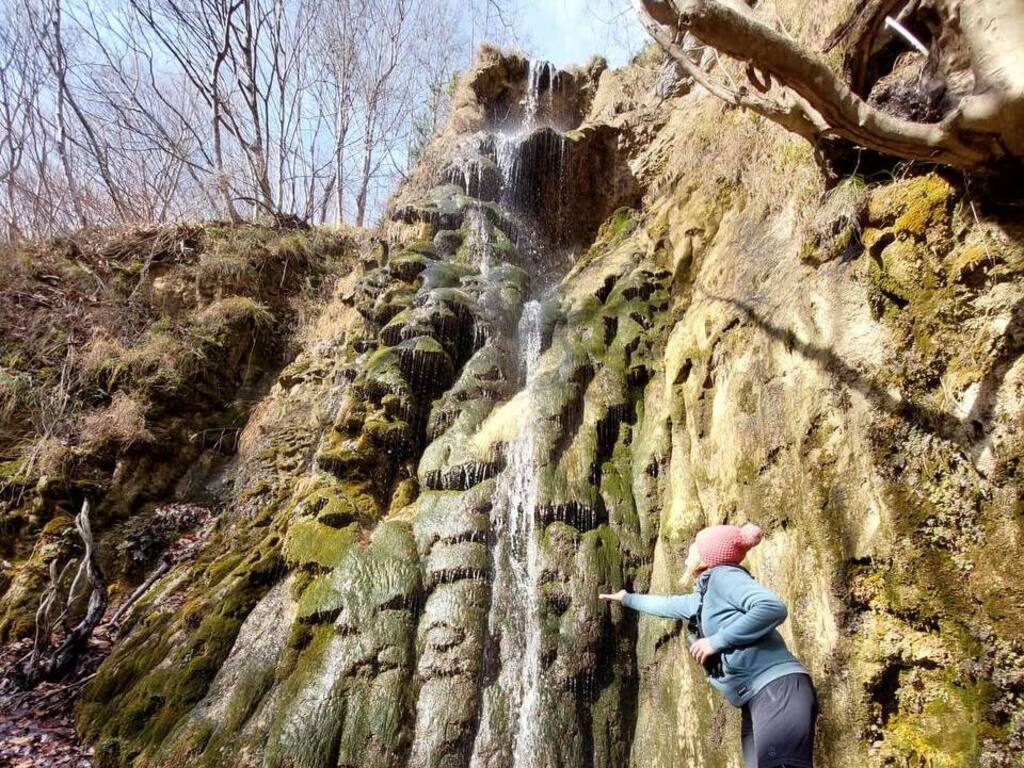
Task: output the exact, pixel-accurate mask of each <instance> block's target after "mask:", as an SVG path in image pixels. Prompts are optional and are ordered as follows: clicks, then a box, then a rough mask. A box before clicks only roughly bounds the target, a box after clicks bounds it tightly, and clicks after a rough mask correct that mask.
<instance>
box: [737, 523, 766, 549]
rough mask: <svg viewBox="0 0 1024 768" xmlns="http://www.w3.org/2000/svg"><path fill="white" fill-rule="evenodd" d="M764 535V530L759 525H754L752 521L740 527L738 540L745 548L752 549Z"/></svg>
mask: <svg viewBox="0 0 1024 768" xmlns="http://www.w3.org/2000/svg"><path fill="white" fill-rule="evenodd" d="M763 537H764V532H763V531H762V530H761V528H760V526H757V525H754V524H753V523H747V524H746V525H744V526H742V527H741V528H740V541H741V542H742V544H743V546H744V547H745V548H746V549H753V548H754V547H756V546H757V545H758V544H760V543H761V539H762V538H763Z"/></svg>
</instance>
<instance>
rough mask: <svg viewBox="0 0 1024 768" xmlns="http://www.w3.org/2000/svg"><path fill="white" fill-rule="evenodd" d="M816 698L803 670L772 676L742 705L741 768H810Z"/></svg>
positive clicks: (812, 758)
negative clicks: (770, 679)
mask: <svg viewBox="0 0 1024 768" xmlns="http://www.w3.org/2000/svg"><path fill="white" fill-rule="evenodd" d="M817 718H818V698H817V695H816V694H815V692H814V684H813V683H812V682H811V678H810V677H809V676H807V675H804V674H793V675H785V676H783V677H780V678H778V679H777V680H772V681H771V682H770V683H768V685H766V686H765V687H764V688H762V689H761V690H760V691H758V692H757V693H756V694H755V695H754V698H752V699H751V700H750V701H748V702H747V703H746V704H745V705H744V706H743V725H742V728H741V730H740V734H741V736H742V739H743V765H744V768H813V766H814V722H815V720H816V719H817Z"/></svg>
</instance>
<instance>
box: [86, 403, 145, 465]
mask: <svg viewBox="0 0 1024 768" xmlns="http://www.w3.org/2000/svg"><path fill="white" fill-rule="evenodd" d="M78 434H79V439H80V441H81V444H82V447H84V448H85V449H86V450H89V451H105V450H111V449H115V450H116V449H125V448H131V447H133V446H136V445H139V444H143V443H150V442H152V441H153V435H152V434H151V433H150V431H149V430H148V429H147V427H146V407H145V405H144V404H142V403H141V402H139V401H138V400H136V399H135V398H133V397H132V396H131V395H128V394H126V393H124V392H117V393H115V394H114V397H113V399H112V400H111V401H110V404H109V405H107V406H106V407H105V408H97V409H95V410H93V411H90V412H88V413H86V414H84V415H83V416H82V418H81V420H80V426H79V429H78Z"/></svg>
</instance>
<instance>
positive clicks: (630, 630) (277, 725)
mask: <svg viewBox="0 0 1024 768" xmlns="http://www.w3.org/2000/svg"><path fill="white" fill-rule="evenodd" d="M797 5H798V4H796V3H782V4H780V12H781V13H783V15H784V17H785V18H786V19H787V24H788V29H789V31H790V32H791V33H792V34H794V35H798V36H801V37H802V38H805V39H806V40H808V41H810V42H811V43H813V42H814V41H815V40H817V39H818V37H819V36H820V35H822V34H823V32H824V31H826V30H822V29H819V28H818V27H817V26H816V25H817V24H819V23H821V22H820V20H819V19H818V18H817V17H816V18H807V14H804V13H801V12H799V9H798V8H797ZM800 7H802V6H800ZM829 7H831V4H829ZM545 105H546V106H545ZM499 114H509V115H511V116H510V117H509V118H508V119H507V120H504V119H503V120H498V119H497V118H496V117H495V115H499ZM588 137H589V138H588ZM552 147H554V148H555V149H552ZM556 150H557V152H556ZM548 153H553V154H559V155H560V156H563V157H564V158H566V159H565V160H564V161H563V160H559V161H558V162H554V161H550V162H549V160H540V159H538V158H545V157H548ZM562 153H564V154H562ZM552 156H553V155H552ZM897 176H898V178H892V177H889V178H886V179H883V180H878V179H868V180H865V179H860V178H857V177H852V178H849V179H844V180H841V181H839V182H838V183H835V184H833V185H832V186H831V187H830V188H829V189H825V188H824V185H823V181H822V179H821V177H820V175H819V172H818V169H817V168H816V167H815V165H814V163H813V160H812V158H811V157H810V152H809V150H808V149H806V148H805V147H804V145H803V144H802V143H800V141H799V140H798V139H794V138H793V137H790V136H788V135H786V134H785V133H783V132H781V131H780V130H778V129H777V128H775V127H773V126H771V125H768V124H765V123H763V122H761V121H760V120H759V119H757V118H755V117H753V116H749V115H742V114H738V113H736V112H734V111H724V110H723V108H722V107H721V106H720V105H719V104H718V103H717V102H715V101H714V100H713V99H711V98H710V97H709V96H707V95H706V94H703V93H701V92H700V91H699V90H691V89H690V88H689V84H688V83H686V82H680V81H678V80H677V79H676V76H675V73H674V71H673V70H671V69H667V68H666V67H665V66H664V65H663V63H662V62H661V60H660V58H659V57H658V55H657V54H656V53H655V52H647V53H645V54H643V55H641V56H639V57H638V58H637V59H636V60H635V61H634V62H633V63H632V64H631V65H630V66H629V67H627V68H626V69H624V70H621V71H617V72H610V71H604V70H603V67H601V66H599V65H597V64H595V65H593V66H591V67H589V68H587V69H585V70H581V71H578V72H573V73H568V74H558V73H556V72H554V71H553V70H552V69H551V68H549V67H546V66H541V65H538V64H535V63H534V64H531V63H529V62H525V61H524V60H522V59H520V58H517V57H515V56H503V55H501V54H500V53H498V52H496V51H490V50H488V51H485V52H484V53H483V54H482V56H481V59H480V61H479V62H478V64H477V66H476V67H475V68H474V69H473V70H472V71H471V72H470V73H468V75H467V76H466V78H465V79H464V81H463V84H462V86H460V91H459V93H458V94H457V96H456V99H455V104H454V108H453V117H452V121H451V123H450V125H449V126H448V127H447V128H446V129H445V131H444V132H443V133H442V134H441V135H440V136H439V137H437V139H436V140H435V142H434V144H433V145H432V146H430V147H428V148H427V149H426V150H425V152H424V163H423V166H422V167H420V168H419V169H417V171H416V172H415V173H414V174H413V177H412V178H411V179H410V181H409V182H408V183H407V184H406V185H405V186H404V187H403V188H402V189H401V190H400V191H399V193H398V194H397V195H396V197H395V200H394V203H393V206H392V211H391V213H392V216H391V220H390V223H389V224H388V238H389V242H388V247H387V248H386V250H385V253H384V255H383V257H381V254H380V253H379V252H377V251H375V250H373V249H370V248H367V249H366V252H365V254H364V258H363V259H362V260H360V261H359V262H358V264H357V266H356V267H355V268H354V269H353V270H351V272H350V274H348V275H347V276H345V277H343V278H342V279H341V280H340V281H339V283H338V287H337V289H336V291H335V292H334V294H333V298H332V299H331V300H330V301H329V302H328V303H327V305H326V306H325V307H324V308H323V310H322V316H321V320H320V321H319V322H318V323H316V324H315V325H314V326H313V330H312V331H311V332H309V333H307V334H306V335H305V338H306V344H305V347H304V348H303V351H302V352H300V353H299V355H298V357H297V358H296V359H295V360H294V362H292V363H291V364H290V365H289V366H288V367H286V368H285V369H284V370H283V371H281V372H280V374H279V375H278V377H277V383H276V384H275V385H274V386H273V388H272V389H271V391H270V392H269V394H268V395H267V396H266V397H265V398H264V399H263V400H262V401H261V402H260V404H259V405H258V406H257V407H256V409H255V410H254V412H253V414H252V415H251V416H250V418H249V421H248V423H247V425H246V427H245V429H244V430H243V431H242V433H241V434H240V435H239V438H238V454H237V457H236V458H235V459H234V460H233V463H232V468H231V470H230V474H231V479H232V483H231V484H230V485H228V486H227V487H226V488H225V490H223V491H222V497H221V498H222V504H221V510H222V511H221V512H220V513H219V514H220V516H219V518H218V521H217V525H216V528H215V530H214V532H213V534H212V535H211V537H210V539H209V541H208V542H207V544H206V546H205V548H204V549H203V550H202V551H201V552H200V554H199V555H198V556H197V557H196V559H195V560H193V561H191V562H187V563H183V564H181V565H179V566H176V567H175V568H173V569H172V570H171V571H170V572H169V573H168V574H167V575H166V576H165V577H163V578H162V579H161V580H160V581H158V582H157V584H156V585H155V586H154V587H153V588H152V589H151V590H150V591H149V592H148V593H147V594H146V596H145V597H144V598H143V600H142V601H141V602H140V604H139V606H138V607H137V608H136V610H134V611H133V612H132V614H131V617H130V619H129V621H128V624H127V626H126V627H125V632H124V639H123V640H122V641H121V642H120V643H119V644H118V645H117V646H116V647H115V650H114V652H113V653H112V655H111V657H110V658H109V659H108V660H107V661H106V662H105V663H104V665H103V666H102V667H101V668H100V670H99V673H98V675H97V676H96V678H95V679H94V680H93V681H91V682H90V684H89V685H88V687H87V688H86V690H85V692H84V695H83V700H82V703H81V705H80V708H79V712H78V723H79V726H80V729H81V730H82V732H83V734H84V735H85V736H86V738H87V739H89V740H90V741H91V742H92V743H94V744H95V745H96V748H97V762H98V764H99V765H101V766H128V765H132V766H171V765H175V766H176V765H198V766H202V765H209V766H267V767H268V768H278V767H280V768H285V767H289V768H292V767H295V768H298V767H302V768H321V767H323V768H326V767H327V766H332V767H333V766H416V767H417V768H457V767H464V768H470V767H471V768H535V767H539V766H567V767H575V766H578V767H580V768H583V767H584V766H587V767H590V766H594V767H597V766H608V767H609V768H610V767H612V766H616V767H617V766H626V765H635V766H638V767H639V766H660V767H663V768H668V766H680V765H690V766H705V767H707V768H711V767H712V766H735V765H739V764H740V762H741V761H740V757H739V750H738V744H739V735H738V734H739V716H738V712H737V711H735V710H732V709H730V708H729V707H728V706H727V705H725V704H724V703H723V702H722V701H720V699H718V698H717V697H716V695H714V694H713V692H712V691H711V689H710V687H709V686H707V685H706V683H705V682H704V680H703V678H702V672H701V671H700V670H699V668H698V667H697V666H696V665H695V664H693V663H692V661H691V660H690V658H689V657H688V654H687V653H686V649H685V646H684V640H683V638H682V636H681V633H680V631H679V630H680V627H679V626H678V625H677V624H676V623H672V622H668V621H664V620H659V619H653V618H648V617H638V616H637V615H636V614H633V613H629V612H626V611H623V610H621V609H620V608H619V607H618V606H613V607H611V608H609V607H608V606H607V605H605V604H603V603H600V602H599V601H598V600H597V594H598V593H599V592H604V591H614V590H616V589H619V588H622V587H624V588H626V589H628V590H631V591H638V592H646V591H652V592H659V593H667V592H672V591H679V590H680V589H681V588H682V585H681V584H680V577H681V571H682V562H683V556H684V554H685V551H686V549H687V547H688V545H689V543H690V541H692V535H693V534H694V533H695V532H696V531H697V530H698V529H699V528H701V527H703V526H705V525H708V524H714V523H719V522H723V521H729V522H743V521H747V520H750V521H754V522H757V523H758V524H759V525H761V526H762V527H763V528H764V530H765V532H766V535H765V540H764V542H763V543H762V544H761V545H760V546H759V547H758V548H757V549H756V550H754V551H753V553H752V556H751V558H750V561H749V565H750V567H751V569H752V571H753V572H754V574H755V575H756V576H757V577H758V578H759V579H760V580H761V581H762V582H764V583H765V584H767V585H768V586H770V587H771V588H773V589H775V590H776V591H778V592H779V593H780V594H781V595H782V596H783V598H784V599H785V600H786V602H787V604H788V605H789V608H790V618H789V620H788V621H787V622H786V623H785V624H784V625H783V627H782V631H783V634H784V635H785V636H786V639H787V641H788V642H789V643H790V645H791V647H792V648H793V650H794V651H795V652H796V653H797V654H798V655H799V656H800V658H801V659H803V660H804V662H805V663H806V665H807V666H808V668H809V669H810V670H811V672H812V674H813V676H814V678H815V681H816V683H817V686H818V690H819V694H820V699H821V705H822V718H821V720H820V723H819V744H818V757H819V762H820V764H821V765H823V766H827V767H829V768H844V767H846V766H850V767H852V766H861V765H865V764H866V765H878V766H882V765H931V766H943V767H944V768H945V767H947V766H948V767H949V768H953V767H954V766H955V767H960V766H963V767H964V768H967V767H968V766H977V765H984V766H1013V765H1016V764H1018V762H1019V755H1020V753H1021V750H1022V749H1024V705H1022V701H1024V699H1022V696H1024V622H1022V619H1021V617H1022V616H1024V613H1022V609H1024V580H1022V579H1021V578H1020V576H1019V574H1017V573H1016V569H1015V568H1014V564H1015V563H1016V561H1017V560H1018V559H1019V553H1020V549H1021V545H1022V543H1024V518H1022V515H1021V501H1020V500H1021V498H1022V493H1021V491H1022V478H1021V468H1020V466H1019V464H1020V461H1019V457H1020V454H1021V450H1022V448H1024V431H1022V430H1024V417H1022V413H1024V412H1022V405H1024V362H1022V357H1021V355H1022V353H1024V329H1022V319H1021V318H1022V313H1021V307H1022V305H1024V304H1022V302H1024V282H1022V280H1021V278H1022V273H1024V221H1022V220H1021V218H1020V215H1019V214H1018V213H1015V212H1012V211H1006V210H999V209H995V208H993V207H991V206H990V205H988V204H986V202H985V200H984V199H981V198H978V197H975V196H973V194H972V193H971V191H970V190H968V189H965V188H962V187H959V186H957V185H956V183H955V181H954V180H950V179H946V178H943V177H941V176H940V175H938V174H936V173H934V172H925V171H924V170H921V169H904V170H903V171H901V173H899V174H897ZM624 205H627V206H628V205H631V206H633V207H632V208H629V207H621V206H624ZM563 225H564V226H563ZM167 300H168V301H171V300H172V298H171V294H170V293H168V299H167Z"/></svg>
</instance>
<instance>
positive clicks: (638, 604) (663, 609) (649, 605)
mask: <svg viewBox="0 0 1024 768" xmlns="http://www.w3.org/2000/svg"><path fill="white" fill-rule="evenodd" d="M599 597H600V598H601V599H602V600H605V601H607V602H612V601H615V602H620V603H622V604H623V605H624V606H626V607H627V608H632V609H633V610H634V611H640V612H641V613H649V614H651V615H652V616H661V617H662V618H665V619H688V618H690V617H691V616H693V614H695V613H696V612H697V606H698V605H700V595H699V594H697V593H696V592H691V593H690V594H688V595H634V594H631V593H629V592H627V591H626V590H624V589H620V590H619V591H618V592H615V593H613V594H610V595H599Z"/></svg>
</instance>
